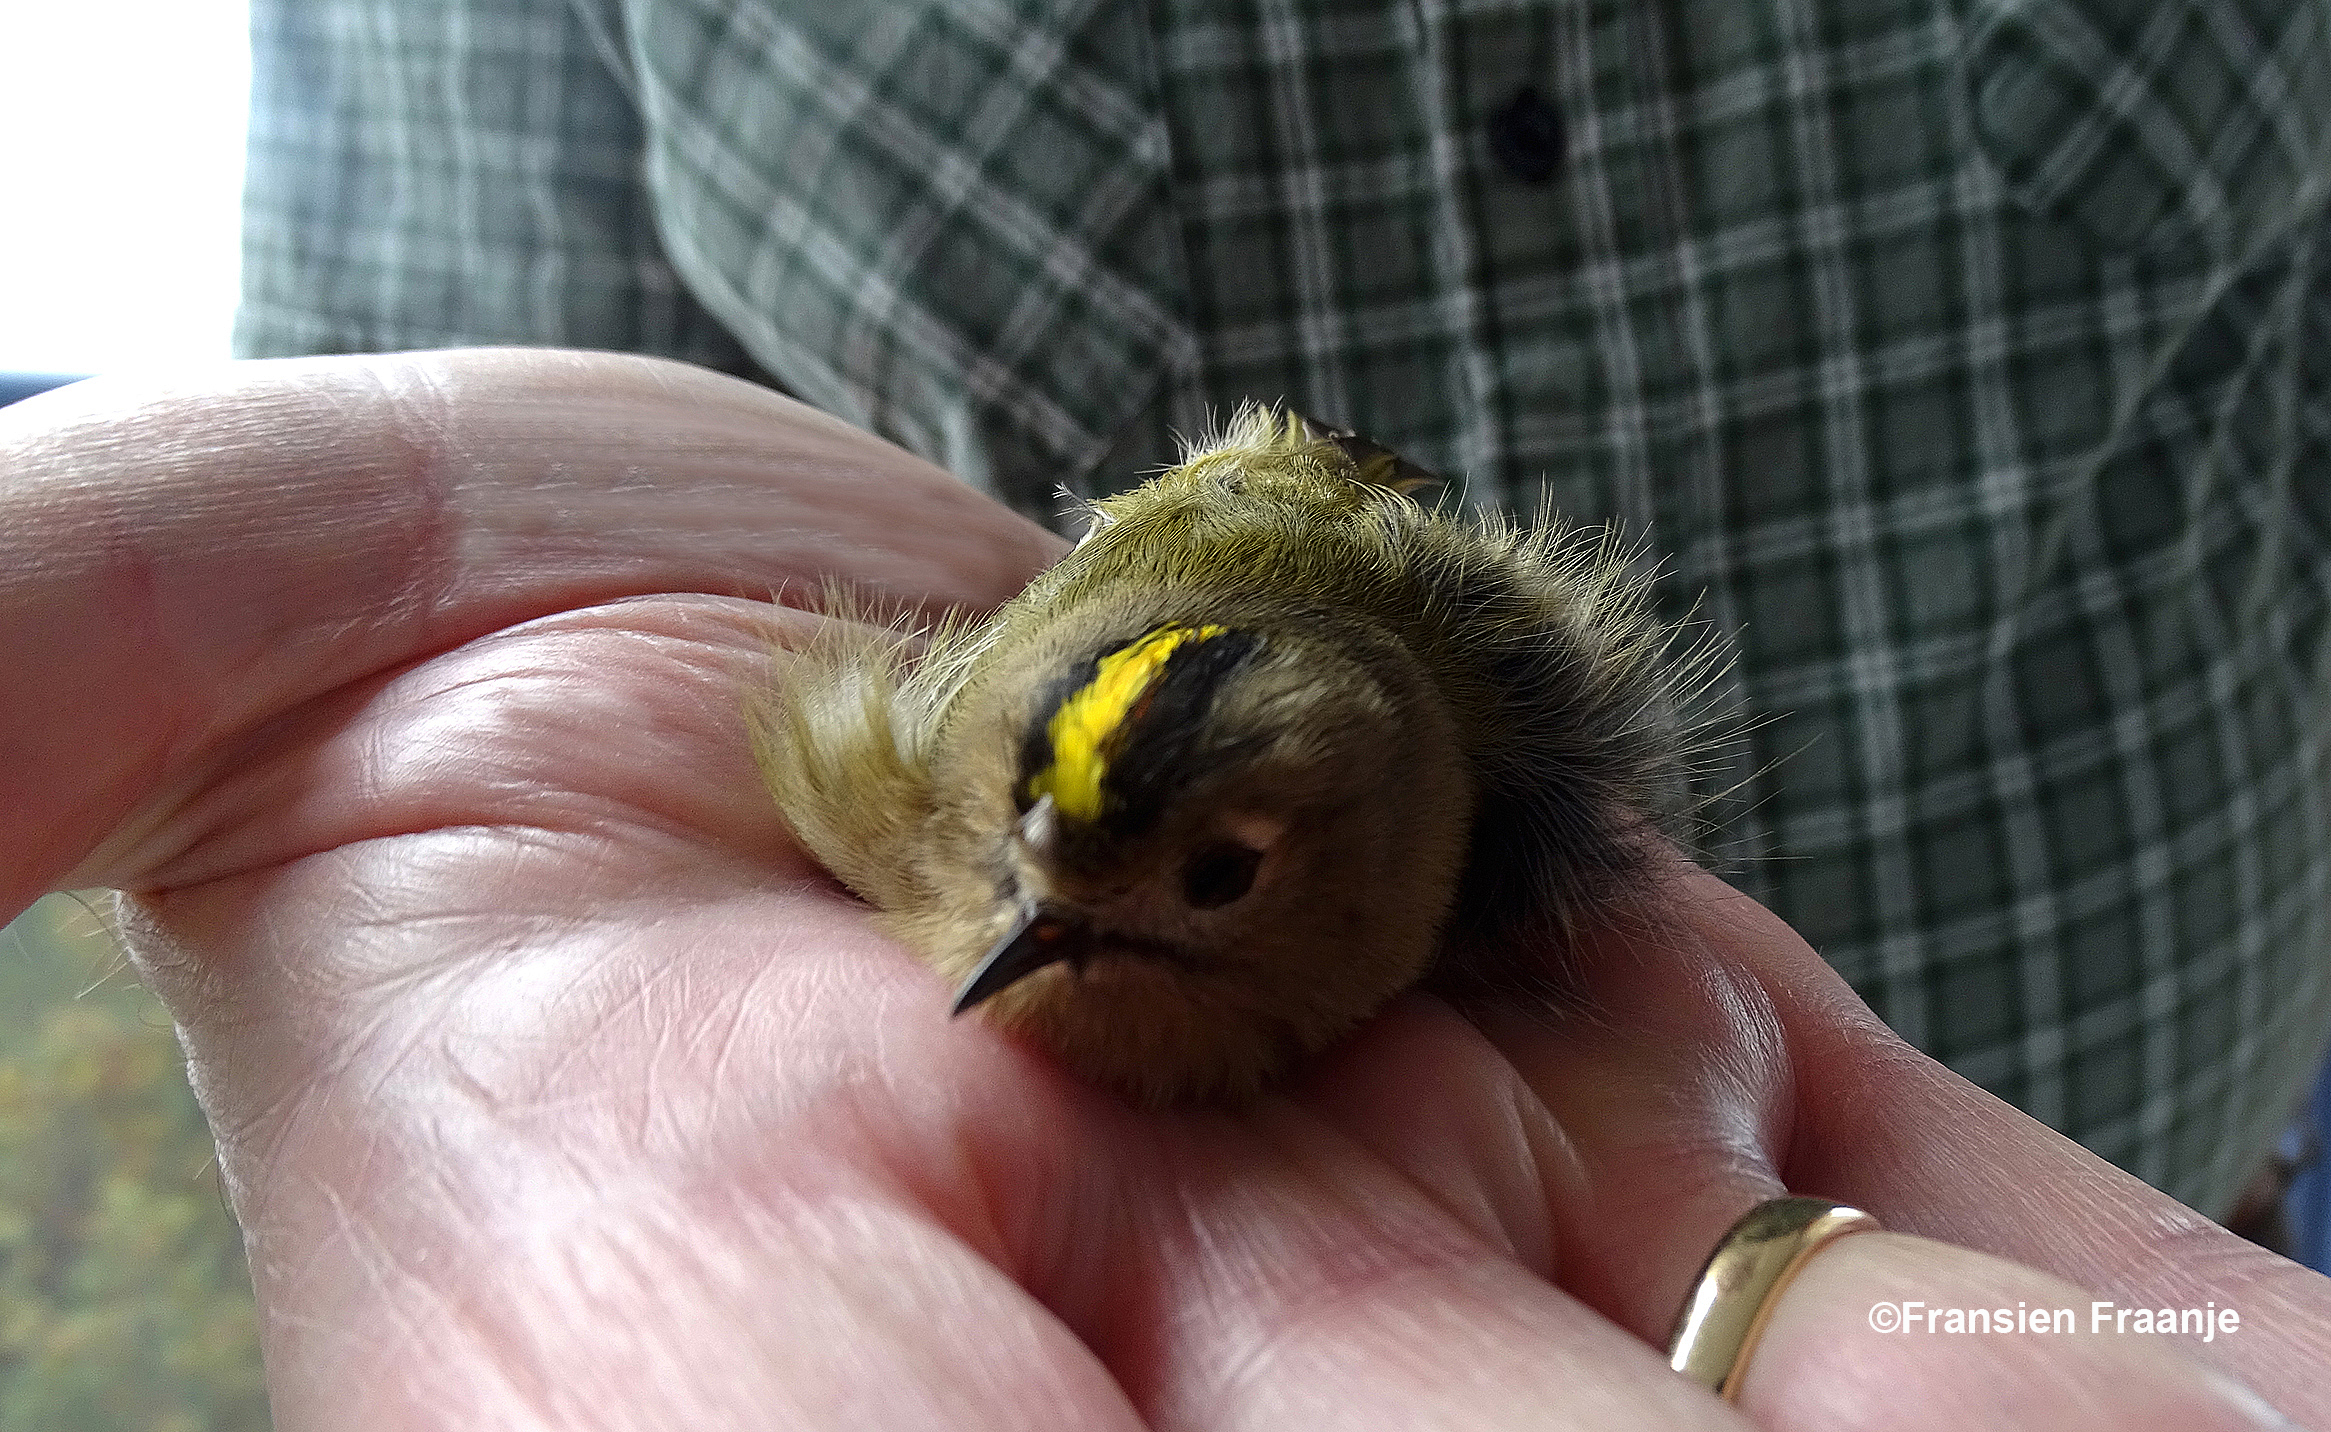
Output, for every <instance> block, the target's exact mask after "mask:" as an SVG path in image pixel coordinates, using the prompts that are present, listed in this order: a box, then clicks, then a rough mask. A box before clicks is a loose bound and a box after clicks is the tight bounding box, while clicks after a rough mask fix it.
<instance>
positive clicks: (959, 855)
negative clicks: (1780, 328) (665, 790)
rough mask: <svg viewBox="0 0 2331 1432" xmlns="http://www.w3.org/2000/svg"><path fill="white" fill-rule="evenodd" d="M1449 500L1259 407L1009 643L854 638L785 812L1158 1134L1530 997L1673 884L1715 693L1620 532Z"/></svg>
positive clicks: (825, 659)
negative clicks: (1352, 1049) (1422, 1017)
mask: <svg viewBox="0 0 2331 1432" xmlns="http://www.w3.org/2000/svg"><path fill="white" fill-rule="evenodd" d="M1414 471H1415V470H1414V469H1410V468H1408V467H1406V466H1405V465H1404V464H1401V463H1399V462H1398V460H1397V459H1395V458H1393V457H1392V456H1391V455H1390V454H1389V453H1386V452H1384V451H1383V450H1382V449H1378V448H1374V447H1373V446H1371V445H1369V444H1365V443H1363V442H1360V441H1358V440H1356V439H1352V438H1349V437H1348V436H1338V435H1332V434H1325V433H1321V432H1317V431H1314V430H1313V429H1312V428H1311V427H1310V426H1309V425H1307V424H1305V423H1304V422H1303V421H1302V420H1300V419H1298V418H1295V417H1292V416H1289V417H1286V418H1281V417H1280V416H1278V415H1277V414H1275V413H1272V412H1268V411H1264V410H1260V409H1251V408H1250V409H1248V410H1245V411H1242V412H1241V413H1240V415H1239V416H1238V418H1237V419H1236V420H1235V421H1234V422H1233V424H1232V425H1231V427H1230V428H1229V430H1228V432H1227V433H1226V434H1224V435H1223V436H1221V437H1220V438H1218V439H1216V440H1212V441H1209V442H1206V443H1203V444H1200V445H1198V446H1196V447H1195V448H1193V449H1192V450H1191V451H1190V452H1189V453H1187V454H1186V456H1185V459H1184V461H1183V462H1182V463H1181V465H1180V466H1178V467H1175V468H1173V469H1171V470H1170V471H1168V472H1166V473H1164V474H1163V475H1162V476H1160V477H1158V478H1157V479H1155V480H1154V481H1152V482H1150V483H1149V484H1148V485H1146V486H1144V487H1142V488H1139V489H1138V490H1135V491H1132V492H1129V493H1126V494H1124V495H1123V496H1120V497H1116V498H1112V499H1108V500H1106V501H1102V502H1098V503H1095V504H1094V505H1093V513H1092V516H1093V526H1092V528H1091V530H1090V532H1089V533H1088V534H1087V535H1086V537H1085V540H1084V541H1083V542H1082V543H1081V544H1080V545H1079V546H1078V547H1077V548H1076V549H1075V550H1074V551H1073V552H1071V553H1070V554H1069V555H1068V556H1067V557H1066V558H1064V559H1063V560H1062V561H1061V563H1060V564H1059V565H1058V566H1056V567H1054V568H1053V569H1052V570H1051V571H1049V572H1046V573H1045V574H1043V575H1042V576H1040V577H1038V578H1037V579H1036V580H1035V581H1034V582H1032V583H1031V584H1030V585H1029V586H1028V588H1027V590H1026V591H1025V592H1023V593H1022V594H1021V595H1020V596H1018V597H1017V598H1015V599H1014V600H1012V601H1011V602H1010V603H1008V604H1006V605H1005V606H1004V607H1002V608H1001V609H999V610H998V611H996V612H995V613H994V615H993V616H991V617H989V618H987V619H986V620H984V621H980V622H977V623H973V624H957V625H952V626H949V627H947V628H944V629H942V630H941V631H939V632H937V633H935V634H932V635H930V636H929V637H928V638H927V639H922V638H918V637H916V636H913V635H910V634H905V633H901V632H899V631H897V630H885V629H883V628H880V627H878V626H872V625H867V624H863V623H847V622H845V623H837V624H836V627H835V631H834V634H833V635H830V636H829V637H827V638H825V639H823V640H822V641H820V642H819V643H817V644H816V645H815V646H814V647H813V648H812V649H811V650H810V651H808V652H807V653H805V654H804V658H805V659H804V661H803V662H802V663H801V665H800V666H799V668H798V669H797V670H796V671H795V672H794V673H793V674H791V675H790V676H789V678H788V679H787V682H786V684H785V689H783V690H782V691H779V692H776V693H774V694H773V695H772V697H771V699H770V700H769V702H768V703H767V705H766V706H765V708H764V709H762V710H760V711H758V712H757V713H756V718H755V728H756V729H755V738H756V747H757V753H758V756H759V760H760V765H761V769H762V772H763V774H764V776H765V777H766V779H767V782H768V785H769V788H770V790H771V791H772V793H773V794H774V796H775V798H776V801H777V804H778V806H779V807H780V809H781V810H782V812H783V814H784V816H785V818H786V820H787V822H788V823H789V824H790V825H791V826H792V828H793V830H794V831H795V833H796V834H797V835H798V836H799V837H800V839H801V840H802V842H803V843H804V844H805V845H806V846H807V847H808V849H809V850H810V851H811V852H812V853H813V854H814V855H816V856H817V858H818V859H819V860H821V861H823V862H824V863H825V865H826V866H827V868H828V869H830V870H831V871H832V872H833V873H834V875H835V876H836V877H837V878H838V879H840V880H841V881H842V883H843V884H845V885H847V886H848V887H849V888H850V889H851V890H853V891H855V892H856V893H857V894H858V895H860V896H861V897H863V898H864V899H865V900H867V901H868V902H869V903H870V904H871V905H873V906H874V908H875V911H876V918H877V919H878V920H879V922H880V924H881V925H882V927H883V928H884V929H886V930H887V931H888V932H890V933H891V934H892V935H894V936H896V937H897V938H898V939H899V940H901V941H902V942H904V943H905V944H906V945H908V946H909V947H911V948H912V949H914V950H916V951H917V952H919V953H920V954H921V955H922V956H923V958H925V959H926V960H928V961H929V962H930V964H931V965H932V966H933V967H934V968H935V969H937V970H938V972H939V973H940V974H941V975H943V976H944V977H945V978H947V979H948V980H950V981H952V982H954V983H955V986H956V988H957V991H958V994H957V999H956V1010H957V1012H958V1013H961V1012H963V1011H965V1010H970V1009H974V1008H976V1009H977V1010H978V1011H979V1012H980V1013H981V1014H982V1015H984V1016H985V1017H987V1018H989V1019H991V1020H993V1021H995V1022H996V1023H998V1024H999V1025H1001V1026H1003V1027H1004V1028H1005V1029H1007V1030H1010V1031H1013V1032H1015V1033H1017V1034H1019V1035H1021V1036H1024V1037H1025V1038H1027V1039H1029V1040H1032V1041H1033V1042H1035V1043H1036V1044H1038V1045H1041V1046H1043V1047H1045V1048H1047V1049H1049V1050H1051V1051H1052V1052H1053V1053H1054V1054H1055V1055H1057V1056H1058V1057H1059V1058H1060V1059H1061V1060H1062V1061H1064V1062H1065V1063H1066V1064H1067V1065H1069V1066H1070V1067H1072V1068H1073V1069H1075V1070H1077V1071H1079V1072H1081V1073H1082V1074H1084V1075H1085V1076H1087V1077H1089V1078H1092V1079H1095V1080H1097V1081H1100V1082H1102V1083H1104V1084H1107V1085H1110V1086H1113V1087H1115V1088H1117V1089H1119V1090H1121V1091H1123V1092H1124V1093H1126V1094H1127V1095H1129V1096H1131V1097H1132V1098H1134V1099H1137V1100H1139V1101H1141V1102H1143V1103H1147V1104H1162V1103H1169V1102H1177V1101H1184V1100H1212V1101H1238V1100H1242V1099H1245V1098H1248V1097H1250V1096H1252V1095H1253V1094H1254V1093H1256V1092H1257V1091H1258V1090H1259V1089H1261V1088H1262V1087H1264V1086H1265V1085H1266V1084H1267V1082H1268V1081H1270V1080H1271V1079H1272V1078H1274V1077H1275V1076H1277V1075H1279V1074H1281V1073H1282V1072H1284V1071H1285V1070H1287V1069H1288V1068H1289V1067H1290V1066H1291V1065H1292V1064H1294V1063H1295V1062H1296V1061H1298V1060H1299V1059H1301V1058H1302V1057H1303V1056H1305V1055H1307V1054H1310V1053H1312V1052H1313V1051H1316V1050H1318V1049H1320V1048H1321V1047H1322V1046H1324V1045H1326V1044H1328V1043H1329V1042H1331V1041H1333V1040H1335V1039H1336V1038H1337V1037H1339V1036H1340V1035H1342V1034H1344V1033H1345V1032H1347V1031H1348V1030H1350V1029H1351V1028H1352V1027H1353V1026H1354V1025H1355V1024H1356V1023H1357V1022H1358V1021H1360V1020H1361V1019H1363V1018H1364V1017H1366V1016H1367V1015H1368V1014H1369V1013H1370V1012H1372V1011H1374V1010H1375V1009H1376V1008H1377V1007H1378V1006H1380V1005H1381V1004H1383V1003H1384V1001H1385V1000H1387V999H1388V998H1390V997H1391V996H1392V995H1394V994H1396V993H1397V992H1399V991H1400V990H1402V989H1404V988H1406V987H1408V986H1409V985H1411V984H1413V983H1415V982H1417V981H1418V980H1419V979H1420V978H1421V977H1423V976H1424V975H1425V974H1426V973H1427V971H1428V969H1430V970H1433V971H1435V973H1436V974H1437V975H1439V976H1441V977H1443V978H1445V979H1447V980H1449V981H1451V982H1453V983H1455V984H1457V985H1460V986H1462V985H1485V984H1486V985H1496V984H1498V983H1501V982H1510V981H1514V980H1526V978H1527V972H1528V971H1529V970H1531V969H1533V968H1536V969H1543V968H1545V967H1547V962H1548V961H1549V960H1551V959H1555V958H1558V953H1557V952H1558V950H1559V945H1560V942H1561V940H1562V938H1563V935H1564V932H1565V930H1566V929H1567V928H1568V927H1569V926H1570V924H1571V923H1572V922H1573V921H1574V920H1575V919H1576V918H1577V917H1578V916H1579V915H1580V914H1581V913H1583V912H1584V911H1586V910H1588V909H1589V908H1590V907H1592V906H1593V905H1595V904H1596V902H1598V901H1602V900H1606V899H1609V898H1611V897H1612V896H1614V895H1615V894H1618V893H1621V892H1623V891H1625V890H1626V889H1627V888H1628V886H1629V882H1630V881H1631V880H1633V879H1635V878H1637V877H1639V876H1640V875H1641V874H1642V872H1643V870H1644V869H1645V868H1646V864H1647V862H1648V861H1649V860H1650V859H1651V858H1652V855H1653V852H1654V851H1655V849H1656V848H1657V842H1658V841H1659V840H1660V839H1661V836H1660V831H1661V829H1662V826H1663V824H1664V823H1665V822H1666V820H1667V819H1668V818H1669V817H1670V816H1671V815H1673V814H1674V812H1675V811H1676V810H1677V809H1678V808H1679V802H1678V797H1679V795H1680V791H1681V787H1682V782H1681V779H1680V771H1679V765H1680V757H1679V752H1678V746H1679V743H1678V738H1677V723H1676V719H1675V710H1676V708H1677V703H1678V700H1679V698H1680V697H1681V696H1683V695H1684V694H1685V688H1686V687H1687V686H1689V685H1691V684H1693V682H1694V678H1693V677H1692V676H1691V675H1690V673H1693V672H1695V671H1698V670H1699V669H1700V668H1702V667H1704V664H1705V663H1704V662H1700V661H1694V660H1682V661H1678V660H1675V659H1673V656H1672V653H1671V647H1672V646H1673V642H1672V639H1671V635H1670V631H1669V629H1668V628H1666V627H1665V626H1663V625H1662V624H1661V623H1660V622H1658V621H1657V620H1656V619H1655V618H1654V617H1653V615H1652V614H1651V611H1650V606H1649V598H1648V591H1647V579H1646V578H1645V577H1644V576H1643V575H1641V574H1640V573H1637V572H1632V571H1631V570H1630V566H1629V561H1628V557H1629V554H1628V553H1627V552H1625V551H1623V550H1621V549H1620V548H1619V547H1617V546H1616V545H1615V544H1614V543H1612V542H1611V541H1609V540H1608V539H1605V538H1598V537H1596V536H1594V535H1592V534H1580V533H1577V532H1573V531H1569V530H1566V529H1563V528H1559V527H1545V528H1536V529H1522V528H1517V527H1516V526H1515V525H1513V524H1512V523H1510V522H1508V521H1505V520H1503V519H1498V518H1490V519H1486V520H1482V521H1478V522H1476V521H1472V520H1467V519H1463V518H1459V517H1455V516H1451V515H1448V514H1445V513H1442V512H1437V511H1433V510H1428V509H1427V508H1426V507H1424V506H1422V505H1421V504H1419V503H1418V502H1417V501H1416V500H1415V499H1414V498H1413V497H1412V496H1410V495H1409V492H1408V489H1409V488H1410V487H1411V486H1413V485H1414V483H1413V481H1412V478H1413V475H1414Z"/></svg>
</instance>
